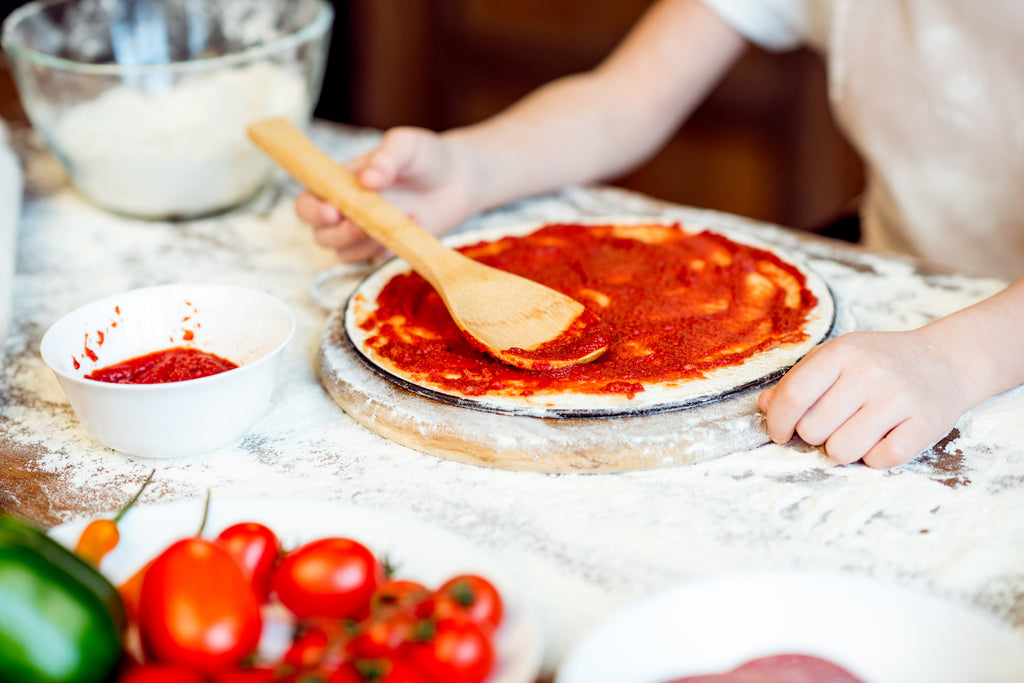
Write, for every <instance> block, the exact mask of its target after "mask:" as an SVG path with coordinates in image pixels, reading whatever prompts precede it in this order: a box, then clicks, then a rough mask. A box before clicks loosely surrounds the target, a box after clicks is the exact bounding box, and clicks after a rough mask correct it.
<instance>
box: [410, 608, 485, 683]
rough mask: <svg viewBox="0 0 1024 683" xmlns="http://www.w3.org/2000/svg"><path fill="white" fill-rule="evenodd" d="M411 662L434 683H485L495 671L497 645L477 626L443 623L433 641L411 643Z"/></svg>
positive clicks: (436, 631)
mask: <svg viewBox="0 0 1024 683" xmlns="http://www.w3.org/2000/svg"><path fill="white" fill-rule="evenodd" d="M405 652H406V654H407V656H408V658H409V661H410V662H411V663H412V664H413V666H415V667H416V668H417V669H419V671H420V672H422V673H424V674H425V675H426V676H427V679H428V680H429V681H432V683H483V681H484V680H485V679H486V678H487V676H488V674H490V672H491V669H492V668H493V667H494V645H493V644H492V643H491V638H490V636H489V635H488V634H487V633H486V632H485V631H484V629H482V628H481V627H480V626H478V625H477V624H474V623H473V622H471V621H464V620H459V619H441V620H440V621H438V622H437V623H436V625H435V629H434V633H433V635H432V637H430V638H429V639H427V640H423V641H418V642H413V643H409V644H408V646H406V648H405Z"/></svg>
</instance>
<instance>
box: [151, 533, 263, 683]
mask: <svg viewBox="0 0 1024 683" xmlns="http://www.w3.org/2000/svg"><path fill="white" fill-rule="evenodd" d="M262 628H263V621H262V618H261V616H260V606H259V603H258V602H257V600H256V596H255V595H254V594H253V592H252V588H251V586H250V584H249V581H248V579H246V577H245V574H243V573H242V569H241V568H240V567H239V566H238V563H237V562H235V559H234V558H233V557H231V555H230V554H229V553H228V551H226V550H224V549H223V548H221V547H220V546H218V545H216V544H215V543H212V542H210V541H207V540H204V539H202V538H186V539H184V540H181V541H178V542H176V543H174V544H172V545H171V546H169V547H168V548H167V549H166V550H164V551H163V552H162V553H161V554H160V555H158V556H157V557H156V559H155V560H153V564H152V565H150V567H149V569H148V570H147V571H146V574H145V576H144V577H143V579H142V590H141V593H140V596H139V636H140V638H141V640H142V646H143V649H144V650H145V651H146V652H147V654H148V655H149V656H150V657H151V658H152V659H154V660H155V661H161V662H170V663H174V664H183V665H187V666H192V667H195V668H197V669H200V670H202V671H205V672H208V673H213V672H216V671H218V670H222V669H227V668H230V667H233V666H237V665H238V664H239V662H241V661H242V659H244V658H245V657H247V656H248V655H250V654H252V653H253V652H254V651H255V650H256V646H257V645H258V644H259V640H260V634H261V631H262Z"/></svg>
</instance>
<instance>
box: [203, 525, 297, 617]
mask: <svg viewBox="0 0 1024 683" xmlns="http://www.w3.org/2000/svg"><path fill="white" fill-rule="evenodd" d="M215 542H216V543H217V545H219V546H221V547H222V548H224V549H225V550H227V551H228V552H229V553H231V556H232V557H234V558H235V560H236V561H237V562H238V564H239V566H240V567H241V568H242V571H243V572H244V573H245V575H246V576H247V577H249V581H251V582H252V588H253V591H255V592H256V598H257V599H258V600H259V601H260V602H266V600H267V595H268V594H269V593H270V575H271V572H272V571H273V569H274V565H275V564H276V563H277V558H278V557H280V555H281V541H280V540H279V539H278V537H277V534H275V533H274V532H273V531H272V530H271V529H270V528H269V527H266V526H264V525H263V524H259V523H257V522H241V523H239V524H234V525H232V526H229V527H228V528H226V529H224V530H223V531H221V532H220V533H219V534H217V538H216V541H215Z"/></svg>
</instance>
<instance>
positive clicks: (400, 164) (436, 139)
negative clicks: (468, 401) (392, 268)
mask: <svg viewBox="0 0 1024 683" xmlns="http://www.w3.org/2000/svg"><path fill="white" fill-rule="evenodd" d="M345 167H346V168H348V170H350V171H352V172H353V173H354V174H355V175H356V177H357V178H358V179H359V181H360V182H361V183H362V184H363V186H364V187H366V188H367V189H370V190H374V191H375V192H380V193H381V194H382V195H383V196H384V197H385V198H386V199H387V200H388V201H390V202H391V203H392V204H393V205H394V206H395V207H397V208H398V209H400V210H401V211H404V212H406V213H407V214H408V215H409V216H410V217H411V218H413V220H415V221H416V222H417V223H419V224H420V225H421V226H423V227H424V228H425V229H427V230H428V231H430V232H432V233H434V234H441V233H442V232H444V231H445V230H447V229H449V228H451V227H452V226H453V225H455V224H456V223H458V222H459V221H460V220H462V219H463V218H465V216H466V215H467V214H468V213H469V208H468V206H469V205H468V201H467V193H468V189H467V187H466V184H465V182H464V181H463V178H462V176H463V175H465V174H460V169H459V168H458V164H457V163H456V159H455V156H454V154H453V152H452V150H451V149H450V146H449V145H448V144H447V142H446V141H445V140H444V138H443V136H441V135H438V134H436V133H433V132H430V131H428V130H424V129H421V128H393V129H391V130H389V131H388V132H387V133H385V135H384V137H383V139H382V140H381V143H380V145H379V146H378V147H377V148H376V149H374V150H372V151H370V152H368V153H367V154H364V155H363V156H360V157H357V158H355V159H352V160H351V161H349V162H347V163H346V164H345ZM295 213H296V214H297V215H298V217H299V218H300V219H302V220H303V221H305V222H306V223H309V224H310V225H312V226H313V237H314V239H315V240H316V242H317V243H318V244H320V245H322V246H325V247H330V248H332V249H334V250H335V251H337V252H338V257H339V258H340V259H341V260H342V261H346V262H353V261H362V260H366V259H369V258H373V257H374V256H377V255H379V254H381V253H382V252H383V248H382V247H381V246H380V245H379V244H377V243H376V242H375V241H373V240H372V239H370V238H369V237H368V236H367V235H366V234H365V233H364V232H363V231H362V230H361V229H360V228H359V226H358V225H356V224H355V223H353V222H352V221H350V220H348V219H347V218H346V217H345V216H343V215H342V214H341V212H340V211H338V209H337V208H335V207H333V206H331V205H330V204H327V203H326V202H324V201H322V200H320V199H319V198H318V197H316V196H314V195H313V194H311V193H309V192H303V193H302V194H301V195H300V196H299V197H298V198H297V199H296V200H295Z"/></svg>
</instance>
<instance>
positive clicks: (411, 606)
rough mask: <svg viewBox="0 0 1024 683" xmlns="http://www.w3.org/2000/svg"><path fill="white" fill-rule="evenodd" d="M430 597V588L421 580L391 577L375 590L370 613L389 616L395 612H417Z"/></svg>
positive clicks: (377, 615) (371, 599) (375, 615)
mask: <svg viewBox="0 0 1024 683" xmlns="http://www.w3.org/2000/svg"><path fill="white" fill-rule="evenodd" d="M429 597H430V590H428V589H427V587H426V586H424V585H423V584H422V583H420V582H419V581H410V580H408V579H390V580H388V581H385V582H384V583H382V584H381V585H380V586H378V587H377V590H376V591H374V593H373V597H372V598H370V613H371V614H372V615H373V616H374V617H387V616H390V615H391V614H394V613H395V612H415V611H416V608H417V607H418V606H419V605H420V604H421V603H422V602H423V601H424V600H426V599H427V598H429ZM424 616H425V615H424Z"/></svg>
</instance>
